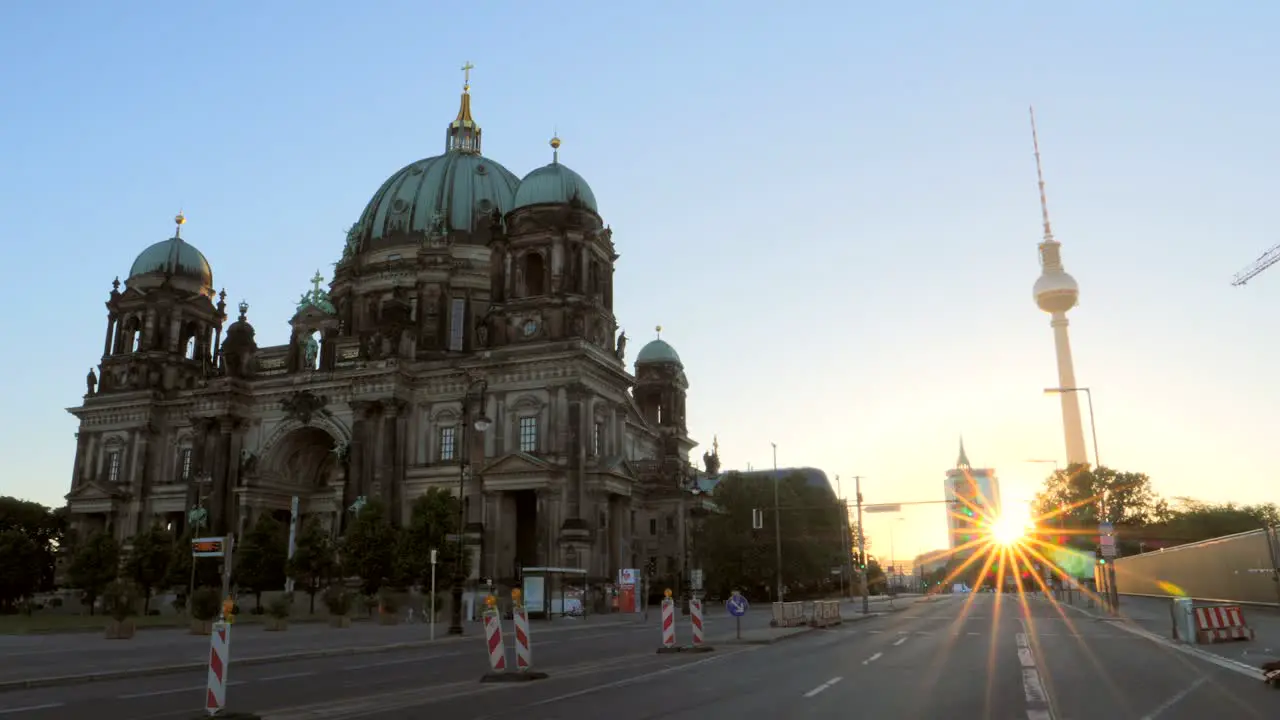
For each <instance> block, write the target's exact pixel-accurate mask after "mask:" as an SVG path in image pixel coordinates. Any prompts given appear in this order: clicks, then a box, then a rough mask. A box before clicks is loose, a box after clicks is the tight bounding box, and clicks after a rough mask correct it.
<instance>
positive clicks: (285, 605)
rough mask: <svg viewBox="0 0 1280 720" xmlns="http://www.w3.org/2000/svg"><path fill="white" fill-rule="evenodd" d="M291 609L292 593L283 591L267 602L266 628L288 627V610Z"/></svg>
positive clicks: (284, 628)
mask: <svg viewBox="0 0 1280 720" xmlns="http://www.w3.org/2000/svg"><path fill="white" fill-rule="evenodd" d="M291 610H293V593H284V594H282V595H280V596H278V597H277V598H276V599H274V600H272V601H271V602H269V603H267V629H268V630H272V631H277V632H278V631H281V630H288V629H289V612H290V611H291Z"/></svg>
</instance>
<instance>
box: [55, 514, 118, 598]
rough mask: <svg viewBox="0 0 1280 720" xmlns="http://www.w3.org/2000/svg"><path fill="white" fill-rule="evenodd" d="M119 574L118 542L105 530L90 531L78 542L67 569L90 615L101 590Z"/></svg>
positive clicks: (69, 577)
mask: <svg viewBox="0 0 1280 720" xmlns="http://www.w3.org/2000/svg"><path fill="white" fill-rule="evenodd" d="M119 575H120V544H119V543H117V542H116V539H115V538H114V537H112V536H111V533H110V532H109V531H105V530H101V531H98V532H96V533H93V534H92V535H90V536H89V537H88V538H86V539H85V540H84V541H83V542H81V543H80V544H79V547H77V548H76V549H75V554H74V555H73V556H72V558H71V567H70V568H68V569H67V576H68V579H69V580H70V581H71V584H72V585H73V586H74V587H76V588H77V589H79V590H80V593H81V595H82V597H83V599H84V604H86V605H88V606H89V614H90V615H92V614H93V605H94V603H95V602H97V600H98V597H99V596H101V595H102V591H103V590H104V589H105V588H106V587H107V585H109V584H110V583H111V581H113V580H115V579H116V577H118V576H119Z"/></svg>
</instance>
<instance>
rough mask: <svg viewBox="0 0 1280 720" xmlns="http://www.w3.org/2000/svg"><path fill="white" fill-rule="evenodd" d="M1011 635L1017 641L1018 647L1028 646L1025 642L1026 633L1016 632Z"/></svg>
mask: <svg viewBox="0 0 1280 720" xmlns="http://www.w3.org/2000/svg"><path fill="white" fill-rule="evenodd" d="M1013 637H1014V639H1015V640H1017V642H1018V647H1020V648H1024V647H1030V645H1029V644H1028V643H1027V634H1026V633H1018V634H1016V635H1014V636H1013Z"/></svg>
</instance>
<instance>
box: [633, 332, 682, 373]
mask: <svg viewBox="0 0 1280 720" xmlns="http://www.w3.org/2000/svg"><path fill="white" fill-rule="evenodd" d="M661 364H673V365H679V366H680V367H684V363H682V362H680V355H679V353H677V352H676V349H675V348H673V347H671V345H670V343H668V342H667V341H666V340H662V339H657V340H651V341H649V344H648V345H645V346H644V347H642V348H640V352H639V353H638V354H637V355H636V365H661Z"/></svg>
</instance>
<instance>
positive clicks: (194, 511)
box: [186, 472, 213, 610]
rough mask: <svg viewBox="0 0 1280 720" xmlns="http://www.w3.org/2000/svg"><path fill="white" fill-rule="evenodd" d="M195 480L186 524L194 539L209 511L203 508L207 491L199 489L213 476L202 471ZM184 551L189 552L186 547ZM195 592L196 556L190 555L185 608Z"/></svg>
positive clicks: (189, 603) (210, 481)
mask: <svg viewBox="0 0 1280 720" xmlns="http://www.w3.org/2000/svg"><path fill="white" fill-rule="evenodd" d="M195 481H196V504H195V507H193V508H191V510H189V511H188V512H187V526H188V527H189V528H190V529H191V539H192V540H194V539H195V537H196V534H197V533H198V532H200V528H202V527H204V523H205V519H206V518H207V517H208V516H209V511H207V510H205V509H204V501H205V500H206V499H208V497H209V493H205V494H201V492H200V490H201V488H202V487H203V486H204V485H205V483H210V484H212V483H213V476H212V475H210V474H209V473H207V472H202V473H200V474H199V475H197V476H196V478H195ZM186 552H191V549H190V548H188V549H187V551H186ZM195 594H196V558H195V556H194V555H193V556H192V557H191V584H190V586H189V587H188V589H187V609H188V610H190V609H191V598H192V597H193V596H194V595H195Z"/></svg>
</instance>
